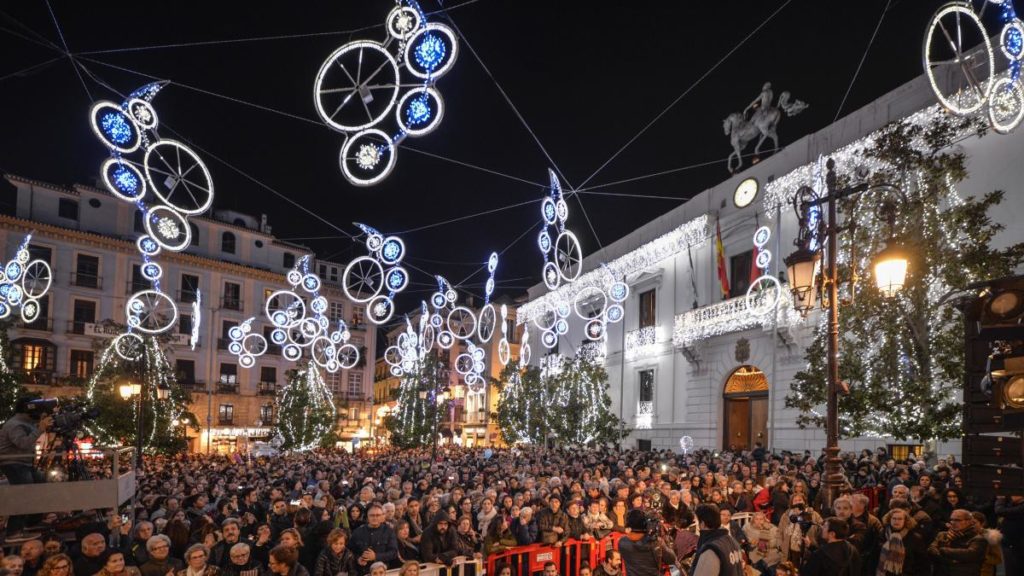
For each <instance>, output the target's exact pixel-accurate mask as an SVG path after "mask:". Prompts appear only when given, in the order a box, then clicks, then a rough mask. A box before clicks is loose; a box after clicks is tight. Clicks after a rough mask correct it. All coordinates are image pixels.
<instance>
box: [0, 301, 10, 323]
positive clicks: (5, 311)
mask: <svg viewBox="0 0 1024 576" xmlns="http://www.w3.org/2000/svg"><path fill="white" fill-rule="evenodd" d="M10 315H11V307H10V306H8V305H7V303H6V302H0V319H2V318H7V317H8V316H10Z"/></svg>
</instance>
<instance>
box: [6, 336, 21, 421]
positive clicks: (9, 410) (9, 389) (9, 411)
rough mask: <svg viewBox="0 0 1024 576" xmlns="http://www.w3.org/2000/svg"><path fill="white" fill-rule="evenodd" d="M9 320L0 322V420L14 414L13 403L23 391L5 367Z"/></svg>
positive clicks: (12, 374) (18, 381)
mask: <svg viewBox="0 0 1024 576" xmlns="http://www.w3.org/2000/svg"><path fill="white" fill-rule="evenodd" d="M10 324H11V323H10V321H2V322H0V422H5V421H6V420H7V419H8V418H10V417H11V416H13V415H14V403H15V402H17V400H18V397H19V396H21V395H22V394H24V393H25V389H24V387H23V386H22V385H21V380H20V379H19V378H18V376H17V375H15V374H14V373H13V372H11V370H10V369H9V368H8V367H7V348H8V343H9V341H8V339H7V329H8V328H9V327H10Z"/></svg>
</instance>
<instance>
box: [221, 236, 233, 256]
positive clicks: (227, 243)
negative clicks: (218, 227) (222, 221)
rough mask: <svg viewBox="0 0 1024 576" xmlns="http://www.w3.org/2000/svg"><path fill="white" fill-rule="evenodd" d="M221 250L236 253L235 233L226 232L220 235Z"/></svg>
mask: <svg viewBox="0 0 1024 576" xmlns="http://www.w3.org/2000/svg"><path fill="white" fill-rule="evenodd" d="M220 251H221V252H227V253H228V254H234V253H235V235H234V234H233V233H231V232H225V233H223V234H221V236H220Z"/></svg>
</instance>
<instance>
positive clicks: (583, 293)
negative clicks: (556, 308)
mask: <svg viewBox="0 0 1024 576" xmlns="http://www.w3.org/2000/svg"><path fill="white" fill-rule="evenodd" d="M607 308H608V296H607V295H605V293H604V290H601V289H600V288H598V287H596V286H586V287H584V288H583V289H581V290H580V291H579V292H577V293H576V297H575V298H573V309H574V310H575V311H576V315H577V316H579V317H580V319H581V320H589V319H591V318H594V317H596V316H604V313H605V310H606V309H607Z"/></svg>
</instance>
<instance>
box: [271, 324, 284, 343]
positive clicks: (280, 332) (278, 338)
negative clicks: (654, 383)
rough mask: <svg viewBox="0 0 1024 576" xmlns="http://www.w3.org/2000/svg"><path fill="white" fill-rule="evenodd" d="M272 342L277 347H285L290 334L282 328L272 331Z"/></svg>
mask: <svg viewBox="0 0 1024 576" xmlns="http://www.w3.org/2000/svg"><path fill="white" fill-rule="evenodd" d="M270 341H271V342H273V343H274V344H275V345H277V346H281V345H283V344H284V343H285V342H287V341H288V333H287V332H285V331H284V329H282V328H276V329H274V330H271V331H270Z"/></svg>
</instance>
